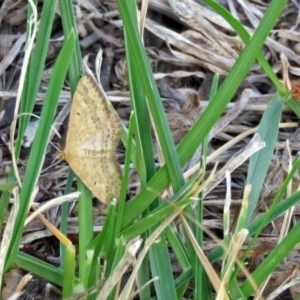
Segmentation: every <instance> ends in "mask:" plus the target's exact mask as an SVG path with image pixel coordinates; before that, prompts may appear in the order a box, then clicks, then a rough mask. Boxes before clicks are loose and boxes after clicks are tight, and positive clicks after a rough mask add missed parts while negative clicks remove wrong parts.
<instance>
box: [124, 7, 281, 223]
mask: <svg viewBox="0 0 300 300" xmlns="http://www.w3.org/2000/svg"><path fill="white" fill-rule="evenodd" d="M285 3H286V1H280V5H279V7H278V5H277V4H278V2H276V4H274V2H272V3H271V5H270V7H269V8H268V10H267V11H266V14H265V16H264V17H263V19H262V21H261V23H260V24H259V26H258V28H257V30H256V31H255V33H254V34H253V36H252V38H251V40H250V41H249V43H248V44H247V46H246V47H245V49H244V50H243V52H242V54H241V56H240V57H239V59H238V60H237V62H236V63H235V65H234V67H233V68H232V70H231V72H230V73H229V75H228V76H227V78H226V80H225V81H224V82H223V84H222V86H221V87H220V89H219V90H218V92H217V94H216V96H215V97H214V99H213V100H212V101H211V102H210V103H209V105H208V107H207V108H206V110H205V111H204V112H203V114H202V115H201V116H200V118H199V120H198V121H197V122H196V124H195V125H194V126H193V127H192V129H191V130H190V131H189V133H188V134H187V135H186V136H185V138H184V139H183V140H182V142H181V143H180V145H179V146H178V148H177V149H178V155H179V158H180V162H181V164H182V165H183V164H184V163H186V162H187V160H188V159H189V158H190V157H191V156H192V154H193V153H194V152H195V150H196V149H197V148H198V146H199V145H200V143H201V142H202V141H203V140H204V138H205V136H206V135H207V134H208V132H209V130H210V129H211V128H212V126H213V125H214V124H215V123H216V121H217V120H218V119H219V117H220V115H221V114H222V112H223V111H224V109H225V107H226V105H227V103H228V102H229V101H230V100H231V98H232V96H233V95H234V93H235V92H236V90H237V89H238V87H239V86H240V84H241V82H242V81H243V79H244V77H245V76H246V74H247V72H248V71H249V69H250V67H251V65H252V63H253V62H254V60H255V57H256V56H257V53H259V51H260V49H261V47H262V45H263V43H264V41H265V39H266V37H267V36H268V34H269V32H270V31H271V29H272V28H273V26H274V24H275V23H276V22H277V20H278V17H279V14H280V12H281V11H282V10H283V8H284V7H285ZM167 184H168V176H167V170H166V168H165V167H162V168H161V169H160V170H159V171H158V172H157V173H156V175H155V177H154V178H152V179H151V181H150V182H149V183H148V185H147V187H151V189H152V190H154V191H156V192H160V191H162V190H163V189H164V188H165V187H166V186H167ZM155 197H156V194H155V193H153V192H151V191H149V190H148V189H147V188H144V189H143V190H142V191H141V192H140V193H139V195H138V196H137V197H135V198H134V199H133V200H132V201H131V202H130V203H129V204H128V206H127V207H126V209H125V215H124V224H123V226H124V227H126V226H127V225H128V224H129V223H132V222H133V221H134V220H135V219H136V218H137V217H138V216H139V215H140V214H141V213H142V212H143V211H144V210H145V209H146V208H147V207H148V206H149V205H150V203H151V202H152V201H153V200H154V199H155ZM133 207H134V209H132V208H133Z"/></svg>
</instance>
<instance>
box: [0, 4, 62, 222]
mask: <svg viewBox="0 0 300 300" xmlns="http://www.w3.org/2000/svg"><path fill="white" fill-rule="evenodd" d="M36 2H37V1H36ZM56 3H57V1H45V2H44V3H43V9H42V13H41V19H40V25H39V31H38V33H37V37H36V45H35V48H34V49H33V51H32V54H31V58H30V62H29V66H28V69H27V74H26V80H25V83H24V90H23V96H22V101H21V104H20V113H29V114H30V113H32V111H33V107H34V104H35V99H36V96H37V93H38V90H39V86H40V83H41V79H42V73H43V69H44V66H45V61H46V56H47V52H48V46H49V41H50V34H51V30H52V24H53V19H54V15H55V8H56ZM30 11H31V13H32V10H31V7H30V5H29V9H28V17H30V15H31V13H30ZM27 26H28V28H29V22H28V24H27ZM28 28H27V32H28V30H29V29H28ZM29 119H30V116H29V115H23V116H22V117H20V118H19V127H18V136H17V139H16V144H15V155H16V157H17V158H18V157H19V153H20V149H21V144H22V141H23V135H24V132H25V129H26V126H27V124H28V122H29ZM13 174H14V173H13V169H11V171H10V174H9V176H8V180H11V179H13V180H14V175H13ZM9 198H10V193H8V192H4V193H2V195H1V198H0V224H2V222H3V220H4V216H5V213H6V210H7V206H8V202H9Z"/></svg>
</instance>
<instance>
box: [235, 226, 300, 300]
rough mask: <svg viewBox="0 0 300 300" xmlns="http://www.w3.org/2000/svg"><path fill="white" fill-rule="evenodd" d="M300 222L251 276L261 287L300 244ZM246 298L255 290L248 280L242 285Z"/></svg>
mask: <svg viewBox="0 0 300 300" xmlns="http://www.w3.org/2000/svg"><path fill="white" fill-rule="evenodd" d="M299 236H300V222H298V223H297V225H296V226H294V227H293V229H292V230H291V231H290V232H289V233H288V235H287V236H286V237H285V238H284V239H283V240H282V241H281V243H280V244H279V245H278V246H277V247H276V248H275V249H274V250H273V251H272V252H271V253H270V254H269V255H268V256H267V257H266V258H265V259H264V260H263V261H262V263H261V264H260V265H259V266H258V267H257V268H256V270H255V271H254V272H253V273H252V274H251V277H252V279H253V280H254V281H255V282H256V284H257V285H258V286H260V285H261V284H262V283H263V282H264V281H265V280H266V279H267V278H268V276H269V275H271V274H272V272H273V271H274V270H275V269H276V268H277V267H278V266H279V264H280V263H281V262H282V261H283V260H284V259H285V258H286V257H287V256H288V255H289V253H290V252H291V251H292V250H293V249H294V247H295V246H296V245H297V243H299ZM241 291H242V292H243V294H244V296H245V297H246V298H247V297H250V295H251V294H252V293H253V292H254V288H253V286H252V285H251V283H250V281H249V280H248V279H247V280H246V281H245V282H244V283H243V284H242V285H241Z"/></svg>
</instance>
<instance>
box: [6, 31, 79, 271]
mask: <svg viewBox="0 0 300 300" xmlns="http://www.w3.org/2000/svg"><path fill="white" fill-rule="evenodd" d="M74 44H75V35H74V34H70V36H69V37H68V39H67V40H66V42H65V44H64V46H63V48H62V50H61V51H60V53H59V55H58V58H57V60H56V63H55V66H54V68H53V72H52V76H51V79H50V82H49V87H48V90H47V93H46V96H45V100H44V106H43V109H42V112H41V118H40V122H39V127H38V130H37V132H36V136H35V140H34V142H33V145H32V149H31V152H30V156H29V159H28V164H27V168H26V171H25V175H24V182H23V187H22V190H21V193H20V210H19V214H18V218H17V222H16V224H15V227H14V231H13V237H12V241H11V245H10V248H9V252H10V257H9V259H8V261H7V263H6V267H5V269H6V271H7V270H9V269H10V268H11V267H12V266H13V264H14V262H15V259H16V255H17V251H18V247H19V244H20V239H21V235H22V232H23V225H24V221H25V218H26V215H27V211H28V208H29V204H30V199H31V195H32V192H33V190H34V187H35V185H36V182H37V180H38V175H39V172H40V170H41V168H42V164H43V161H44V155H45V151H46V147H47V144H48V138H49V134H50V131H51V126H52V123H53V120H54V115H55V112H56V108H57V104H58V99H59V95H60V91H61V89H62V86H63V82H64V79H65V76H66V73H67V70H68V67H69V61H70V53H72V51H73V49H74Z"/></svg>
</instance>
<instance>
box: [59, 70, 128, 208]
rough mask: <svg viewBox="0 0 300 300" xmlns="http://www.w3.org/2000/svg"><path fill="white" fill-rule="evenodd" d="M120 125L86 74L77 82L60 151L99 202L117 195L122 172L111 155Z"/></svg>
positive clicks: (118, 134) (99, 90)
mask: <svg viewBox="0 0 300 300" xmlns="http://www.w3.org/2000/svg"><path fill="white" fill-rule="evenodd" d="M120 133H121V127H120V122H119V119H118V116H117V115H116V112H115V111H113V110H112V109H110V107H109V105H108V102H107V100H106V96H105V94H104V92H103V91H102V89H101V88H100V87H99V86H98V85H97V83H96V82H95V81H94V80H93V78H92V77H90V76H87V75H85V76H83V77H82V78H81V79H80V81H79V83H78V86H77V89H76V92H75V95H74V98H73V103H72V109H71V114H70V120H69V127H68V132H67V139H66V146H65V149H64V150H63V151H62V153H61V157H62V158H63V159H65V160H66V161H67V162H68V164H69V165H70V166H71V168H72V169H73V171H74V172H75V173H76V175H77V176H78V177H79V178H80V179H81V180H82V181H83V182H84V184H85V185H86V186H87V187H88V188H89V189H90V190H91V191H92V192H93V193H94V195H95V196H96V197H97V198H98V199H99V200H101V201H102V202H104V203H106V204H109V202H110V201H111V200H112V199H113V198H118V197H119V194H120V189H121V182H122V172H121V169H120V166H119V164H118V162H117V160H116V157H115V151H116V148H117V145H118V142H119V140H120Z"/></svg>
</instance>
